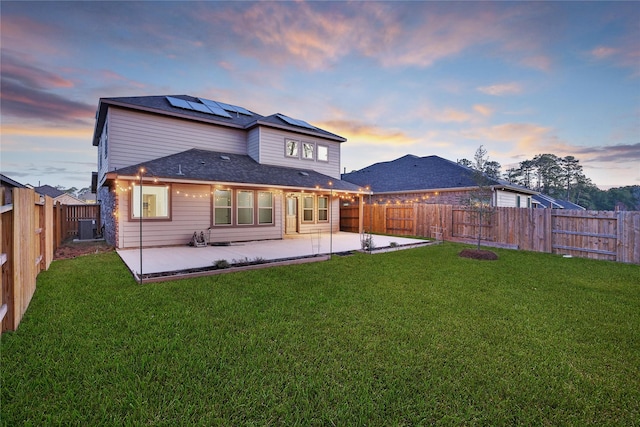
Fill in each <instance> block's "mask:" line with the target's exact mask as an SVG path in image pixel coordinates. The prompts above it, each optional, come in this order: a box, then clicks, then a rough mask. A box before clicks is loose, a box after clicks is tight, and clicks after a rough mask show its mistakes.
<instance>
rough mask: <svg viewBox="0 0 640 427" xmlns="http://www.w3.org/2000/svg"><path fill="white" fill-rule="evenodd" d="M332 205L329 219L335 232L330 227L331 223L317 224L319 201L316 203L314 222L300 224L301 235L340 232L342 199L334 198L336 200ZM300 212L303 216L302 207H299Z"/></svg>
mask: <svg viewBox="0 0 640 427" xmlns="http://www.w3.org/2000/svg"><path fill="white" fill-rule="evenodd" d="M330 204H331V212H329V219H330V220H331V222H332V223H333V230H331V228H332V227H330V224H329V222H317V220H318V200H317V199H316V200H315V201H314V207H315V209H314V212H313V219H314V222H300V231H299V234H309V233H318V232H320V233H329V232H334V233H336V232H338V231H340V198H339V197H334V200H332V201H331V202H330ZM298 212H299V214H300V215H302V206H299V208H298Z"/></svg>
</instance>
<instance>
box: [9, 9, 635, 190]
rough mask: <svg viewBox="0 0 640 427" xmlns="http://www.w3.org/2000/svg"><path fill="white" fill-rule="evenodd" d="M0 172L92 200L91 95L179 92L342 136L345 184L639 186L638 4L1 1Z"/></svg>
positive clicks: (95, 100) (94, 101)
mask: <svg viewBox="0 0 640 427" xmlns="http://www.w3.org/2000/svg"><path fill="white" fill-rule="evenodd" d="M0 14H1V27H0V28H1V30H0V31H1V34H0V36H1V39H0V42H1V43H0V44H1V57H0V60H1V64H0V66H1V68H0V72H1V77H2V85H1V92H0V101H1V104H0V107H1V123H2V128H1V135H0V136H1V144H2V145H1V148H2V150H1V157H0V169H1V170H2V173H4V174H6V175H8V176H10V177H11V178H13V179H15V180H17V181H19V182H22V183H30V184H33V185H38V183H41V184H49V185H63V186H65V187H71V186H75V187H78V188H81V187H87V186H89V183H90V176H91V171H94V170H96V156H97V155H96V148H95V147H93V146H92V144H91V136H92V132H93V126H94V116H95V111H96V109H97V105H98V100H99V98H101V97H116V96H140V95H179V94H187V95H193V96H201V97H205V98H210V99H215V100H218V101H222V102H227V103H232V104H236V105H241V106H243V107H245V108H248V109H250V110H253V111H255V112H257V113H260V114H263V115H269V114H273V113H283V114H286V115H288V116H291V117H295V118H299V119H302V120H305V121H307V122H310V123H312V124H314V125H316V126H319V127H321V128H324V129H326V130H328V131H331V132H333V133H336V134H338V135H341V136H344V137H345V138H347V139H348V141H347V142H346V143H344V144H343V145H342V167H343V168H346V169H347V170H348V171H351V170H355V169H361V168H363V167H366V166H368V165H370V164H372V163H375V162H379V161H388V160H393V159H395V158H398V157H400V156H403V155H405V154H415V155H419V156H427V155H438V156H441V157H444V158H447V159H450V160H454V161H455V160H457V159H460V158H468V159H472V158H473V154H474V153H475V151H476V149H477V148H478V146H480V145H481V144H482V145H483V146H484V147H485V148H486V149H487V150H488V154H489V159H490V160H495V161H498V162H499V163H501V164H502V170H503V172H504V171H505V170H506V169H507V168H508V167H513V166H517V164H518V162H520V161H522V160H525V159H530V158H532V157H533V156H535V155H536V154H541V153H553V154H556V155H559V156H567V155H572V156H575V157H576V158H578V159H579V160H580V163H581V164H582V166H583V167H584V172H585V174H586V175H587V176H588V177H589V178H591V179H592V180H593V182H594V183H596V184H597V185H598V186H600V187H602V188H606V187H609V186H623V185H640V2H621V3H617V2H559V3H555V2H535V3H528V2H495V3H494V2H482V3H478V2H446V3H445V2H442V3H441V2H261V3H253V2H42V3H40V2H11V1H2V3H1V4H0Z"/></svg>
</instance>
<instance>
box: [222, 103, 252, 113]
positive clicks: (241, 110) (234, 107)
mask: <svg viewBox="0 0 640 427" xmlns="http://www.w3.org/2000/svg"><path fill="white" fill-rule="evenodd" d="M218 105H219V106H221V107H222V108H224V109H225V110H227V111H233V112H234V113H240V114H244V115H247V116H253V114H252V113H251V112H250V111H249V110H247V109H246V108H242V107H238V106H237V105H231V104H225V103H224V102H218Z"/></svg>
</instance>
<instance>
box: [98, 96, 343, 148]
mask: <svg viewBox="0 0 640 427" xmlns="http://www.w3.org/2000/svg"><path fill="white" fill-rule="evenodd" d="M167 96H170V97H173V98H179V99H182V100H185V101H191V102H196V103H198V98H196V97H193V96H189V95H159V96H131V97H118V98H101V99H100V104H99V106H98V112H97V113H96V125H95V128H94V134H93V145H95V146H98V144H99V142H100V132H101V131H102V128H103V127H104V122H105V120H106V117H107V109H108V106H110V105H114V106H120V107H123V108H132V109H136V110H141V111H149V112H152V113H156V114H167V115H171V116H175V117H181V118H185V119H189V120H197V121H202V122H207V123H212V124H217V125H223V126H230V127H235V128H240V129H245V130H248V129H251V128H253V127H255V126H259V125H264V126H273V127H278V128H282V129H287V130H290V131H293V132H297V133H302V134H307V135H314V136H319V137H324V138H329V139H332V140H335V141H338V142H344V141H346V139H344V138H343V137H341V136H338V135H336V134H333V133H331V132H327V131H326V130H323V129H320V128H314V129H309V128H304V127H300V126H294V125H291V124H289V123H287V122H285V121H284V120H282V119H280V118H279V117H277V115H276V114H273V115H271V116H267V117H265V116H262V115H260V114H258V113H255V112H253V111H251V110H249V111H250V112H251V113H253V115H252V116H248V115H245V114H239V113H229V115H230V116H231V117H221V116H216V115H213V114H207V113H202V112H200V111H195V110H187V109H184V108H179V107H174V106H173V105H171V103H169V101H168V100H167Z"/></svg>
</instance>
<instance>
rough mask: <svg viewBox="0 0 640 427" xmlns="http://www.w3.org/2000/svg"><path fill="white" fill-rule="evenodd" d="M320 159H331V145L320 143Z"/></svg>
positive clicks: (322, 160)
mask: <svg viewBox="0 0 640 427" xmlns="http://www.w3.org/2000/svg"><path fill="white" fill-rule="evenodd" d="M318 161H319V162H328V161H329V147H327V146H326V145H318Z"/></svg>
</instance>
